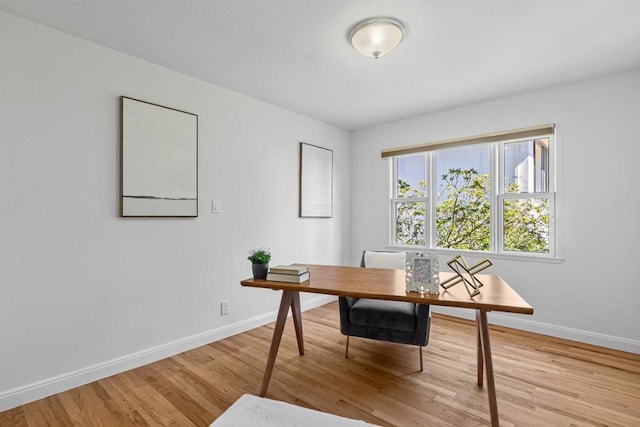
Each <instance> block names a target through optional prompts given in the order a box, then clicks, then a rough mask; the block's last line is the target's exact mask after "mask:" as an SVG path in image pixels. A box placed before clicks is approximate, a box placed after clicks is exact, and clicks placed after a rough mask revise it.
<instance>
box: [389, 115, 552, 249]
mask: <svg viewBox="0 0 640 427" xmlns="http://www.w3.org/2000/svg"><path fill="white" fill-rule="evenodd" d="M545 129H547V128H545ZM551 129H552V130H553V128H551ZM545 133H546V134H545ZM539 134H540V135H539V136H538V137H531V136H529V135H525V136H521V137H520V138H513V139H509V136H506V137H503V138H501V139H500V140H498V141H494V142H484V141H483V142H475V143H469V144H456V146H453V147H450V146H448V145H447V144H438V149H436V150H429V151H424V152H420V151H419V152H417V153H409V154H404V155H403V154H402V153H401V152H402V149H399V150H398V151H400V153H401V154H399V155H392V156H385V157H391V159H392V164H393V174H392V180H393V181H392V182H393V184H392V194H391V222H392V223H391V233H390V234H391V244H392V245H393V246H410V247H425V248H439V249H455V250H469V251H480V252H493V253H512V254H515V253H519V254H538V255H543V256H555V238H554V233H553V229H554V227H553V222H554V217H555V192H554V191H555V184H554V171H553V170H552V165H553V164H554V162H553V160H554V159H553V148H554V147H553V141H554V137H553V133H549V132H542V131H541V132H539ZM511 136H513V135H511ZM515 136H516V137H517V136H518V135H517V134H516V135H515ZM451 145H454V144H451ZM430 146H431V145H430ZM430 146H425V147H430ZM412 150H415V147H413V148H412ZM383 156H384V152H383Z"/></svg>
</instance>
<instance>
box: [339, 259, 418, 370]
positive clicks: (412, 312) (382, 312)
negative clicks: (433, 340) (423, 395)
mask: <svg viewBox="0 0 640 427" xmlns="http://www.w3.org/2000/svg"><path fill="white" fill-rule="evenodd" d="M404 260H405V253H404V252H383V251H364V252H363V253H362V261H361V262H360V266H361V267H370V268H396V269H404V268H405V261H404ZM339 304H340V332H342V334H343V335H346V336H347V347H346V350H345V357H346V358H349V338H350V337H352V336H353V337H360V338H370V339H375V340H382V341H389V342H394V343H400V344H411V345H417V346H418V347H419V349H420V370H421V371H422V369H423V362H422V347H423V346H425V345H427V343H428V342H429V329H430V326H431V314H430V309H429V308H430V307H429V306H428V305H425V304H414V303H410V302H403V301H385V300H376V299H367V298H351V297H340V298H339Z"/></svg>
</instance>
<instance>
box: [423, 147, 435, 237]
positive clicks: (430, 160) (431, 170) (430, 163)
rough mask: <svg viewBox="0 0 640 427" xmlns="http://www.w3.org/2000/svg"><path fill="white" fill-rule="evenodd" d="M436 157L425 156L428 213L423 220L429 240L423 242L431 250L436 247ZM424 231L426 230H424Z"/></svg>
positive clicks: (431, 154)
mask: <svg viewBox="0 0 640 427" xmlns="http://www.w3.org/2000/svg"><path fill="white" fill-rule="evenodd" d="M435 157H436V155H435V152H433V151H432V152H429V153H427V156H426V161H427V174H428V177H429V178H428V179H429V201H428V205H427V208H428V212H429V218H425V219H426V222H428V226H429V238H428V239H427V241H426V242H425V244H426V247H427V248H429V249H431V248H435V247H436V241H437V240H436V204H437V202H438V200H437V197H438V185H437V183H438V180H437V179H438V177H437V176H436V158H435ZM425 231H426V230H425Z"/></svg>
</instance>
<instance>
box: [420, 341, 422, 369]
mask: <svg viewBox="0 0 640 427" xmlns="http://www.w3.org/2000/svg"><path fill="white" fill-rule="evenodd" d="M419 347H420V372H422V346H419Z"/></svg>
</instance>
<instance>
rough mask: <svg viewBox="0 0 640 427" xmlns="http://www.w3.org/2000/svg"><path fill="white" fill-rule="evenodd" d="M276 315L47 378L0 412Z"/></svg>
mask: <svg viewBox="0 0 640 427" xmlns="http://www.w3.org/2000/svg"><path fill="white" fill-rule="evenodd" d="M336 298H337V297H334V296H331V295H321V296H318V297H316V298H313V299H310V300H308V301H305V302H303V303H302V307H301V308H302V311H306V310H309V309H312V308H316V307H319V306H321V305H324V304H327V303H329V302H332V301H335V300H336ZM277 314H278V312H277V310H276V311H273V312H270V313H266V314H263V315H260V316H256V317H254V318H251V319H247V320H243V321H241V322H237V323H234V324H231V325H227V326H223V327H221V328H218V329H214V330H211V331H207V332H203V333H201V334H197V335H193V336H190V337H187V338H183V339H180V340H177V341H174V342H170V343H167V344H164V345H161V346H157V347H153V348H149V349H146V350H142V351H139V352H137V353H133V354H129V355H127V356H123V357H119V358H117V359H113V360H108V361H106V362H103V363H98V364H96V365H93V366H88V367H86V368H82V369H78V370H76V371H73V372H68V373H66V374H62V375H58V376H56V377H52V378H47V379H45V380H42V381H37V382H35V383H31V384H27V385H25V386H21V387H17V388H14V389H11V390H7V391H1V392H0V412H2V411H6V410H8V409H11V408H15V407H16V406H20V405H24V404H26V403H29V402H33V401H36V400H38V399H42V398H44V397H47V396H51V395H54V394H57V393H60V392H63V391H65V390H70V389H72V388H75V387H79V386H81V385H84V384H88V383H91V382H93V381H97V380H100V379H102V378H106V377H109V376H112V375H116V374H119V373H121V372H125V371H128V370H130V369H134V368H138V367H140V366H144V365H147V364H149V363H153V362H157V361H158V360H162V359H165V358H167V357H171V356H175V355H176V354H179V353H182V352H185V351H188V350H192V349H194V348H197V347H201V346H203V345H206V344H210V343H212V342H215V341H219V340H221V339H223V338H227V337H230V336H233V335H236V334H239V333H241V332H245V331H248V330H251V329H254V328H257V327H259V326H262V325H266V324H267V323H271V322H273V321H275V319H276V316H277Z"/></svg>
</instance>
